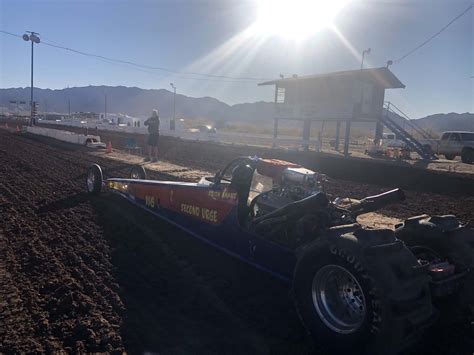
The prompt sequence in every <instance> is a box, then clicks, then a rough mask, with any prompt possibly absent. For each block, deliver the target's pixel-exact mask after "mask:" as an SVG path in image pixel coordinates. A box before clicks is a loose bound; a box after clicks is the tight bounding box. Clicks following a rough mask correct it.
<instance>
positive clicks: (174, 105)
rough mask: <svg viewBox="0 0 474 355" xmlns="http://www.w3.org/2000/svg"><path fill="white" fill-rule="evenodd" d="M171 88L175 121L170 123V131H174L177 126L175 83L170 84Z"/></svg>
mask: <svg viewBox="0 0 474 355" xmlns="http://www.w3.org/2000/svg"><path fill="white" fill-rule="evenodd" d="M170 86H171V87H172V88H173V91H174V95H173V119H172V120H171V121H170V130H172V131H174V129H175V124H176V86H174V84H173V83H170Z"/></svg>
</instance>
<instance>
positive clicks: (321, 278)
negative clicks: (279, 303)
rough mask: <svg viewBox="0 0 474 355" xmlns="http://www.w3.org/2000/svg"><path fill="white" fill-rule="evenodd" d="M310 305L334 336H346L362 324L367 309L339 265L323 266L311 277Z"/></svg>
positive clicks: (354, 283)
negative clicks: (311, 299)
mask: <svg viewBox="0 0 474 355" xmlns="http://www.w3.org/2000/svg"><path fill="white" fill-rule="evenodd" d="M311 291H312V298H313V304H314V307H315V309H316V312H317V313H318V315H319V317H320V318H321V320H322V321H323V322H324V324H325V325H326V326H327V327H329V328H330V329H331V330H333V331H335V332H336V333H341V334H350V333H353V332H355V331H357V330H358V329H359V328H360V326H361V325H362V323H363V322H364V319H365V315H366V311H367V307H366V302H365V296H364V292H363V291H362V287H361V286H360V284H359V282H358V281H357V279H356V278H355V276H354V275H353V274H352V273H350V272H349V271H348V270H347V269H345V268H344V267H342V266H339V265H332V264H330V265H326V266H324V267H322V268H321V269H319V270H318V272H317V273H316V274H315V275H314V277H313V283H312V287H311Z"/></svg>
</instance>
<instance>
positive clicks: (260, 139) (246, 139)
mask: <svg viewBox="0 0 474 355" xmlns="http://www.w3.org/2000/svg"><path fill="white" fill-rule="evenodd" d="M41 122H42V123H47V124H53V125H54V124H57V125H61V126H72V127H82V128H84V129H85V130H86V129H88V130H89V132H90V133H93V132H94V130H95V129H96V128H97V129H98V130H106V131H114V132H123V133H133V134H147V132H148V131H147V128H146V127H133V126H117V125H108V124H103V123H97V124H95V123H93V122H87V123H81V122H80V121H75V120H74V121H72V120H71V121H68V120H63V121H41ZM160 134H161V135H163V136H170V137H177V138H181V139H186V140H194V141H210V142H221V143H232V144H243V145H255V146H270V147H290V148H295V149H300V148H305V147H308V149H311V150H316V151H319V150H320V149H321V143H320V142H319V141H318V140H303V139H300V138H295V137H292V136H279V137H277V138H273V136H270V135H265V134H247V133H231V132H215V133H207V132H190V131H184V130H176V131H171V130H169V129H167V128H162V129H161V130H160Z"/></svg>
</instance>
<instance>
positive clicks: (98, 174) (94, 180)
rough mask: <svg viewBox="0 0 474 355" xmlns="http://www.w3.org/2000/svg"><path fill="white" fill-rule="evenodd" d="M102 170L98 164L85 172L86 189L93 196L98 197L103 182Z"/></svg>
mask: <svg viewBox="0 0 474 355" xmlns="http://www.w3.org/2000/svg"><path fill="white" fill-rule="evenodd" d="M103 180H104V179H103V175H102V169H101V168H100V166H99V165H98V164H93V165H92V166H91V167H90V168H89V170H87V177H86V188H87V192H88V193H90V194H93V195H98V194H99V193H100V191H101V190H102V182H103Z"/></svg>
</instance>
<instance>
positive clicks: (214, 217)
mask: <svg viewBox="0 0 474 355" xmlns="http://www.w3.org/2000/svg"><path fill="white" fill-rule="evenodd" d="M181 212H183V213H185V214H188V215H190V216H193V217H197V218H200V219H202V220H204V221H207V222H211V223H217V221H218V214H217V210H215V209H211V208H206V207H199V206H195V205H190V204H187V203H182V204H181Z"/></svg>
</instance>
